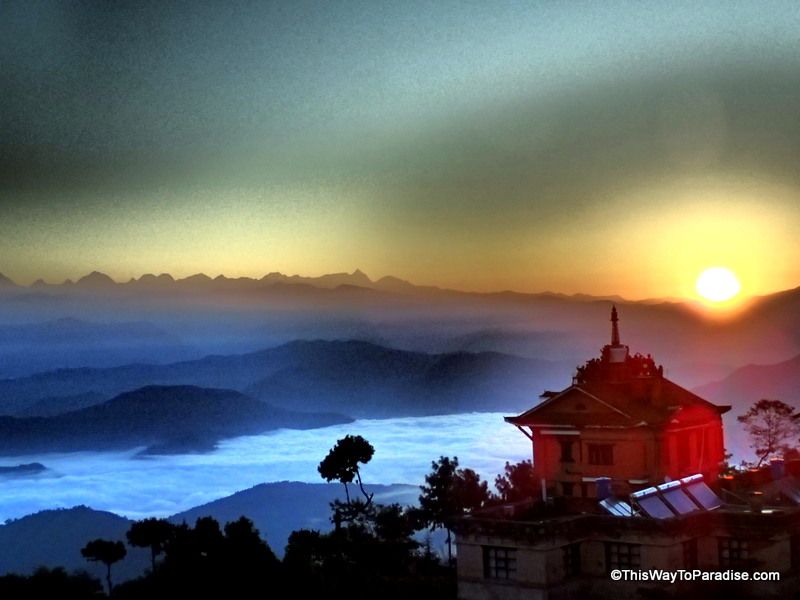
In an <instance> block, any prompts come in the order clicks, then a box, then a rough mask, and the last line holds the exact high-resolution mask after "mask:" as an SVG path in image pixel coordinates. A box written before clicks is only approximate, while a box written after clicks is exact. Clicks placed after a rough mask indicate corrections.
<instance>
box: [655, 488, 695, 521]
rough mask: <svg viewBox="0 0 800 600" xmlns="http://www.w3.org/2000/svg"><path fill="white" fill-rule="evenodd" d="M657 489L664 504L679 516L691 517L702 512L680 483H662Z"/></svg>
mask: <svg viewBox="0 0 800 600" xmlns="http://www.w3.org/2000/svg"><path fill="white" fill-rule="evenodd" d="M656 489H658V491H659V493H660V494H661V498H662V499H663V500H664V502H666V503H667V505H669V507H670V508H671V509H672V510H674V511H675V512H676V513H678V514H679V515H689V514H691V513H693V512H697V511H698V510H700V509H699V508H698V507H697V505H696V504H695V503H694V502H692V499H691V498H689V496H687V495H686V494H685V493H684V491H683V490H682V489H681V482H680V481H670V482H669V483H662V484H661V485H659V486H658V487H657V488H656Z"/></svg>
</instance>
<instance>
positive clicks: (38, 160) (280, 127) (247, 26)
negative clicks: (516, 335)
mask: <svg viewBox="0 0 800 600" xmlns="http://www.w3.org/2000/svg"><path fill="white" fill-rule="evenodd" d="M798 30H800V11H798V9H797V7H796V5H794V4H793V3H788V2H787V3H778V2H776V3H772V4H770V5H769V6H764V5H763V4H761V3H729V2H726V3H719V4H717V3H713V2H711V3H703V6H700V7H698V6H692V5H688V4H687V5H682V7H678V8H676V7H675V6H673V7H672V8H665V7H664V6H663V5H662V3H658V2H652V3H647V2H635V3H628V2H616V3H597V4H592V5H577V4H572V3H526V4H524V5H517V4H510V3H483V2H481V3H477V2H476V3H466V4H464V3H455V2H435V3H430V2H404V3H394V4H385V5H381V6H380V8H377V7H376V5H375V4H374V3H372V2H351V3H347V4H336V5H334V4H331V5H324V6H323V5H319V4H318V3H316V2H291V3H272V4H260V5H253V4H251V3H244V2H241V3H240V2H231V3H226V4H225V5H221V6H216V7H210V6H199V5H188V6H184V7H181V6H180V5H171V6H166V5H164V4H163V3H160V2H153V3H137V4H136V5H122V4H120V3H107V2H89V3H85V4H82V5H80V6H67V5H64V4H60V3H55V2H54V3H51V4H47V3H43V4H37V5H36V6H33V5H29V4H28V3H19V4H15V5H11V4H10V3H4V4H3V5H2V7H0V69H2V71H3V73H2V74H3V79H4V81H5V82H6V84H4V93H3V94H2V97H0V272H3V273H5V274H6V275H8V276H9V277H11V278H13V279H15V280H17V281H19V282H21V283H30V282H32V281H33V280H35V279H37V278H39V277H42V278H44V279H46V280H49V281H61V280H63V279H65V278H67V277H70V278H76V277H79V276H81V275H84V274H85V273H87V272H89V271H91V270H95V269H97V270H101V271H104V272H106V273H108V274H110V275H111V276H113V277H114V278H115V279H118V280H125V279H128V278H130V277H133V276H139V275H141V274H143V273H147V272H156V273H159V272H170V273H172V274H173V275H175V276H186V275H190V274H193V273H196V272H198V271H203V272H206V273H209V274H211V275H216V274H218V273H224V274H226V275H228V276H239V275H248V276H256V277H260V276H262V275H263V274H265V273H267V272H270V271H282V272H285V273H289V274H293V273H300V274H304V275H317V274H322V273H326V272H336V271H352V270H354V269H355V268H361V269H362V270H364V271H365V272H367V273H368V274H369V275H370V276H372V277H373V278H377V277H380V276H382V275H386V274H392V275H396V276H399V277H402V278H405V279H409V280H411V281H414V282H416V283H424V284H434V285H440V286H448V287H456V288H461V289H469V290H501V289H516V290H520V291H543V290H553V291H558V292H565V293H575V292H584V293H591V294H620V295H623V296H625V297H629V298H644V297H664V296H694V281H695V279H696V277H697V275H698V274H699V272H700V271H701V270H702V269H703V268H705V267H708V266H716V265H722V266H727V267H730V268H731V269H733V270H734V271H735V272H736V273H737V274H738V275H739V277H740V279H741V282H742V287H743V289H742V292H743V294H745V295H749V294H760V293H766V292H770V291H776V290H779V289H786V288H790V287H795V286H797V285H800V273H799V272H798V270H799V269H798V266H797V265H798V264H800V261H798V260H796V259H797V257H798V250H800V248H798V240H797V237H798V236H797V234H796V232H797V231H798V230H800V208H798V206H800V202H798V200H800V171H798V169H797V156H800V119H798V118H797V107H798V106H800V64H798V63H800V52H798V50H799V48H798V47H797V46H798V42H797V35H796V32H797V31H798Z"/></svg>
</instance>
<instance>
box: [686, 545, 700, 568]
mask: <svg viewBox="0 0 800 600" xmlns="http://www.w3.org/2000/svg"><path fill="white" fill-rule="evenodd" d="M696 567H697V538H693V539H691V540H686V541H685V542H683V568H684V569H694V568H696Z"/></svg>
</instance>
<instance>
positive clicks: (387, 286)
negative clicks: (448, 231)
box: [0, 269, 438, 292]
mask: <svg viewBox="0 0 800 600" xmlns="http://www.w3.org/2000/svg"><path fill="white" fill-rule="evenodd" d="M278 284H283V285H308V286H313V287H318V288H328V289H333V288H337V287H339V286H343V285H345V286H355V287H364V288H373V289H379V290H380V289H383V290H388V291H394V292H397V291H405V290H412V289H415V288H422V289H438V288H433V287H428V288H426V287H425V286H415V285H413V284H411V283H409V282H408V281H405V280H403V279H399V278H397V277H392V276H386V277H382V278H380V279H378V280H376V281H372V280H371V279H370V278H369V277H368V276H367V275H366V274H365V273H364V272H362V271H361V270H359V269H356V270H355V271H353V272H352V273H330V274H327V275H321V276H319V277H304V276H302V275H284V274H283V273H279V272H272V273H269V274H267V275H264V276H263V277H261V278H253V277H233V278H231V277H225V276H224V275H218V276H216V277H213V278H212V277H209V276H208V275H206V274H205V273H197V274H195V275H190V276H189V277H184V278H182V279H175V278H174V277H173V276H172V275H170V274H169V273H162V274H160V275H153V274H152V273H147V274H145V275H142V276H141V277H139V278H138V279H136V278H133V279H130V280H128V281H126V282H116V281H114V280H113V279H112V278H111V277H109V276H108V275H106V274H105V273H101V272H99V271H92V272H91V273H89V274H88V275H84V276H83V277H81V278H79V279H78V280H77V281H74V282H73V281H72V280H70V279H67V280H66V281H64V282H62V283H46V282H45V281H44V280H42V279H38V280H36V281H35V282H34V283H32V284H31V285H30V286H22V285H18V284H16V283H15V282H14V281H12V280H11V279H10V278H8V277H6V276H5V275H3V274H2V273H0V286H2V287H4V288H6V289H13V288H18V289H35V290H48V289H51V290H52V289H64V290H78V291H80V290H95V291H97V290H111V289H114V288H118V289H122V288H130V289H151V290H157V289H162V290H164V289H169V288H174V289H180V288H184V289H185V288H206V289H208V288H213V287H216V288H219V287H222V286H230V287H238V288H240V289H241V288H247V287H250V288H256V287H263V286H265V285H278Z"/></svg>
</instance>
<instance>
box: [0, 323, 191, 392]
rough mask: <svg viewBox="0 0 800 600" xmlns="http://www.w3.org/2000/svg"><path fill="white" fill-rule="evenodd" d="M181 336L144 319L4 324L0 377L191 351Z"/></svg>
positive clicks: (171, 357) (180, 355) (179, 356)
mask: <svg viewBox="0 0 800 600" xmlns="http://www.w3.org/2000/svg"><path fill="white" fill-rule="evenodd" d="M191 353H192V349H191V348H189V347H188V346H187V345H186V344H184V343H183V342H182V341H181V339H180V338H179V337H178V336H176V335H172V334H170V333H167V332H166V331H164V329H162V328H160V327H157V326H156V325H154V324H153V323H149V322H146V321H122V322H104V323H99V322H93V321H87V320H84V319H76V318H71V317H62V318H58V319H52V320H48V321H43V322H39V323H24V324H14V325H0V377H19V376H22V375H30V374H32V373H36V372H39V371H45V370H49V369H53V368H54V367H59V368H68V367H80V366H85V365H86V364H94V365H96V366H104V367H108V366H114V365H119V364H126V363H131V362H136V361H143V360H145V359H149V360H150V361H154V360H159V361H162V362H164V361H174V360H180V359H182V358H186V357H187V356H190V355H191Z"/></svg>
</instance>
